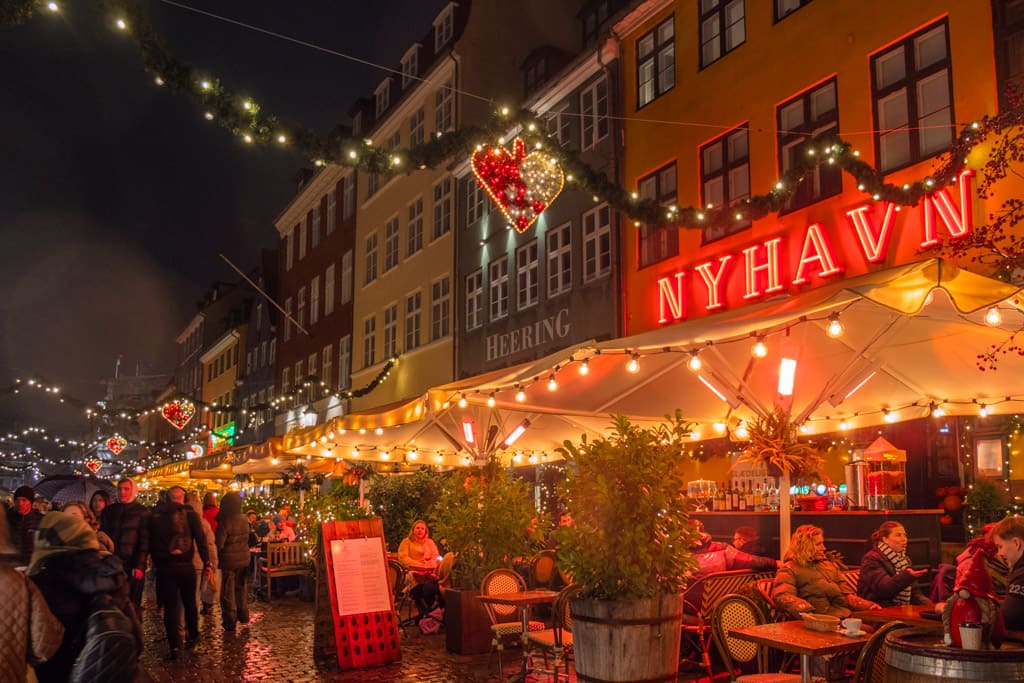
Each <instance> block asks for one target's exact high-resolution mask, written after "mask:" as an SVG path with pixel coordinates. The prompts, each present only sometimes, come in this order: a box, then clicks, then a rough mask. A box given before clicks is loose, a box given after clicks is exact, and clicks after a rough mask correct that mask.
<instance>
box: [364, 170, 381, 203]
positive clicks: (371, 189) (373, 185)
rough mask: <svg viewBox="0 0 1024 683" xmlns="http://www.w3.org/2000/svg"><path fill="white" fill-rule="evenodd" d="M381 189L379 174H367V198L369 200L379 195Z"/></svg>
mask: <svg viewBox="0 0 1024 683" xmlns="http://www.w3.org/2000/svg"><path fill="white" fill-rule="evenodd" d="M379 189H380V175H379V174H377V173H368V174H366V198H367V199H369V198H370V197H372V196H373V195H375V194H377V190H379Z"/></svg>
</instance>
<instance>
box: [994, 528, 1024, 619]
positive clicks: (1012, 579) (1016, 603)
mask: <svg viewBox="0 0 1024 683" xmlns="http://www.w3.org/2000/svg"><path fill="white" fill-rule="evenodd" d="M992 540H993V541H994V542H995V544H996V548H998V550H999V555H1000V557H1002V558H1003V559H1004V560H1006V565H1007V566H1008V567H1009V568H1010V572H1009V579H1008V580H1007V585H1006V597H1005V598H1004V599H1003V604H1002V607H1001V609H1002V612H1003V621H1005V622H1006V628H1007V629H1009V630H1011V631H1020V630H1024V518H1022V517H1017V516H1014V517H1007V518H1006V519H1004V520H1003V521H1001V522H999V523H998V524H996V526H995V528H994V529H992Z"/></svg>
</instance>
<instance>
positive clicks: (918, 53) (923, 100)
mask: <svg viewBox="0 0 1024 683" xmlns="http://www.w3.org/2000/svg"><path fill="white" fill-rule="evenodd" d="M947 28H948V27H947V24H946V21H945V20H943V21H941V22H939V23H938V24H937V25H933V26H931V27H930V28H926V29H924V30H923V31H920V32H918V33H915V34H914V35H912V36H910V37H909V38H907V39H905V40H903V41H901V42H900V43H897V44H896V45H895V46H893V47H890V48H889V49H887V50H886V51H885V52H882V53H881V54H879V55H877V56H875V57H873V58H872V59H871V91H872V93H871V94H872V97H873V99H874V102H875V130H876V131H878V132H877V133H875V150H876V158H877V159H878V166H879V170H880V171H883V172H885V171H892V170H895V169H897V168H902V167H904V166H907V165H909V164H913V163H916V162H918V161H921V160H922V159H926V158H928V157H930V156H933V155H935V154H936V153H938V152H941V151H943V150H945V149H946V148H948V147H949V145H950V144H951V143H952V142H953V101H952V91H953V87H952V77H951V75H950V59H949V36H948V35H947Z"/></svg>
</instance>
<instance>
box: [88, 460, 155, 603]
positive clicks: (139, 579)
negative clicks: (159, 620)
mask: <svg viewBox="0 0 1024 683" xmlns="http://www.w3.org/2000/svg"><path fill="white" fill-rule="evenodd" d="M136 496H138V488H137V487H136V486H135V482H134V481H132V480H131V479H129V478H127V477H125V478H124V479H122V480H121V481H119V482H118V483H117V497H118V500H119V501H120V502H118V503H115V504H113V505H111V506H110V507H107V508H105V509H104V510H103V516H102V517H100V529H102V530H103V533H105V534H106V535H107V536H109V537H110V540H112V541H113V542H114V554H115V555H117V556H118V557H119V558H121V563H122V564H123V565H124V570H125V573H127V575H128V587H129V593H130V594H131V599H132V603H133V604H134V605H135V609H136V613H137V615H141V614H142V588H143V585H144V582H145V578H146V558H147V556H148V555H149V523H148V522H149V510H147V509H146V508H145V507H144V506H143V505H142V503H140V502H138V501H137V500H136V499H135V498H136Z"/></svg>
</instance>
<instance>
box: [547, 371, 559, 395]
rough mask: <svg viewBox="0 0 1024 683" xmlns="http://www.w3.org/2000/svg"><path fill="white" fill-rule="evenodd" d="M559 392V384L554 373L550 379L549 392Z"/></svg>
mask: <svg viewBox="0 0 1024 683" xmlns="http://www.w3.org/2000/svg"><path fill="white" fill-rule="evenodd" d="M557 390H558V382H556V381H555V375H554V373H552V374H551V375H550V376H549V377H548V391H557Z"/></svg>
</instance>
